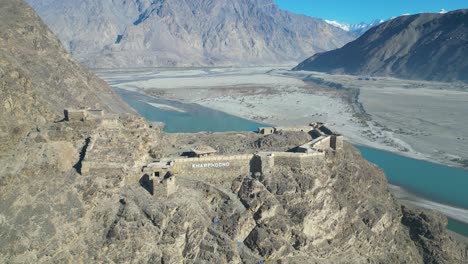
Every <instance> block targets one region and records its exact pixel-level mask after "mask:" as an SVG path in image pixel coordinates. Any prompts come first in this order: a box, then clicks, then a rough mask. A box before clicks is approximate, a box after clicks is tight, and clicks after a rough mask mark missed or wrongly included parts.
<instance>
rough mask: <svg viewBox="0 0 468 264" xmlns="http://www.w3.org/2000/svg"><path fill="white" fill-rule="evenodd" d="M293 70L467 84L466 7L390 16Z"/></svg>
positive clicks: (467, 26)
mask: <svg viewBox="0 0 468 264" xmlns="http://www.w3.org/2000/svg"><path fill="white" fill-rule="evenodd" d="M294 69H295V70H310V71H321V72H328V73H336V74H356V75H377V76H395V77H399V78H407V79H424V80H438V81H465V82H468V9H463V10H457V11H452V12H448V13H438V14H418V15H406V16H401V17H398V18H395V19H392V20H390V21H388V22H385V23H383V24H381V25H379V26H376V27H374V28H372V29H370V30H369V31H367V32H366V33H365V34H364V35H362V36H361V37H360V38H358V39H357V40H355V41H353V42H351V43H348V44H347V45H345V46H344V47H342V48H340V49H336V50H333V51H329V52H324V53H320V54H315V55H314V56H312V57H311V58H309V59H307V60H305V61H304V62H302V63H301V64H299V65H298V66H297V67H295V68H294Z"/></svg>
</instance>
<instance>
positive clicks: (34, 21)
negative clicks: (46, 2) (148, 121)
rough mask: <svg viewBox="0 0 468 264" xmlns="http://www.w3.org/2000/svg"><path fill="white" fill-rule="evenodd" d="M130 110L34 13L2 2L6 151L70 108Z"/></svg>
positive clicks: (0, 68) (1, 124) (0, 128)
mask: <svg viewBox="0 0 468 264" xmlns="http://www.w3.org/2000/svg"><path fill="white" fill-rule="evenodd" d="M69 107H70V108H73V107H75V108H77V107H97V108H102V109H105V110H107V111H111V112H117V113H119V112H120V113H121V112H127V111H130V110H129V108H128V107H127V106H126V105H125V104H124V103H123V102H122V101H121V100H120V99H119V97H117V96H116V95H114V93H113V92H112V91H111V89H110V87H109V86H108V85H107V84H106V83H105V82H104V81H102V80H100V79H99V78H97V77H96V76H95V75H94V74H93V73H91V72H90V71H89V70H88V69H86V68H84V67H82V66H81V65H79V64H78V63H77V62H75V60H74V59H73V58H72V57H71V56H70V55H69V54H67V53H66V51H65V50H64V49H63V48H62V46H61V44H60V41H58V40H57V38H56V37H55V36H54V34H53V33H52V32H50V31H49V30H48V28H47V26H45V25H44V24H43V23H42V22H41V20H40V18H39V17H38V16H37V15H36V13H35V12H34V11H33V9H32V8H31V7H29V6H28V5H27V4H25V3H24V2H23V1H19V0H4V1H1V2H0V150H1V145H2V144H1V143H2V142H3V141H9V142H10V143H12V142H14V141H12V140H11V138H10V137H11V136H12V135H13V136H17V135H19V134H21V131H23V127H24V126H25V127H29V126H34V125H36V124H44V123H45V122H46V121H52V120H54V119H55V118H57V116H58V115H60V116H62V113H63V109H64V108H69Z"/></svg>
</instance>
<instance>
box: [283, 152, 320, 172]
mask: <svg viewBox="0 0 468 264" xmlns="http://www.w3.org/2000/svg"><path fill="white" fill-rule="evenodd" d="M324 156H325V154H324V153H311V154H306V153H288V152H277V153H274V166H287V167H291V168H297V169H300V168H307V167H310V166H313V161H314V160H318V159H322V158H323V157H324Z"/></svg>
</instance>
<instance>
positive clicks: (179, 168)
mask: <svg viewBox="0 0 468 264" xmlns="http://www.w3.org/2000/svg"><path fill="white" fill-rule="evenodd" d="M253 157H254V155H252V154H248V155H235V156H213V157H206V158H188V159H177V160H175V161H174V165H173V166H172V167H171V170H172V172H173V173H174V174H176V175H183V176H187V177H193V178H195V179H200V180H202V181H207V182H210V183H216V184H221V185H223V184H226V183H230V182H232V181H233V180H234V179H235V178H237V177H238V176H240V175H249V174H250V165H251V162H252V158H253Z"/></svg>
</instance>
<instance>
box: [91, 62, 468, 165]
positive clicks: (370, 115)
mask: <svg viewBox="0 0 468 264" xmlns="http://www.w3.org/2000/svg"><path fill="white" fill-rule="evenodd" d="M98 75H100V76H101V77H102V78H104V79H105V80H106V81H108V82H109V83H110V84H111V85H112V86H113V87H117V88H122V89H127V90H133V91H140V92H144V93H145V94H148V95H151V96H155V97H160V98H165V99H173V100H177V101H182V102H185V103H196V104H200V105H202V106H206V107H209V108H212V109H215V110H219V111H223V112H226V113H229V114H232V115H236V116H240V117H243V118H246V119H251V120H255V121H258V122H262V123H266V124H271V125H275V126H291V125H304V124H307V123H309V122H311V121H322V122H325V123H327V124H329V126H331V127H332V128H333V129H335V130H336V131H339V132H341V133H343V134H344V135H345V136H346V137H347V138H348V139H349V140H350V141H351V142H353V143H355V144H360V145H365V146H370V147H374V148H378V149H382V150H386V151H391V152H395V153H398V154H401V155H405V156H408V157H413V158H417V159H425V160H429V161H434V162H437V163H442V164H446V165H451V166H458V167H463V166H465V167H467V166H468V123H466V122H463V121H462V120H464V119H465V118H466V115H467V114H468V104H466V102H468V86H466V85H463V84H447V83H435V82H422V81H410V80H398V79H393V78H366V77H355V76H344V75H328V74H323V73H315V72H291V71H288V70H286V69H271V68H194V69H132V70H127V69H121V70H107V71H106V70H100V71H98ZM166 109H167V108H166Z"/></svg>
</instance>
